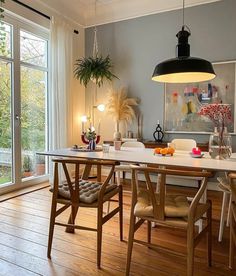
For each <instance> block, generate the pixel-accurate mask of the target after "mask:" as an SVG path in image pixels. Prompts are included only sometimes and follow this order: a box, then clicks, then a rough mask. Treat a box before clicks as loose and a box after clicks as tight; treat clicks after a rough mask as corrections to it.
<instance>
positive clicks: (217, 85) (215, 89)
mask: <svg viewBox="0 0 236 276" xmlns="http://www.w3.org/2000/svg"><path fill="white" fill-rule="evenodd" d="M213 67H214V70H215V73H216V77H215V79H213V80H212V81H209V82H201V83H192V84H189V83H188V84H182V83H181V84H178V83H176V84H174V83H168V84H165V120H164V129H165V132H170V133H172V132H182V133H183V132H191V133H194V132H195V133H207V132H212V131H213V130H214V126H213V124H212V122H211V121H210V120H209V119H208V118H207V117H205V116H201V115H199V114H198V113H199V110H200V108H201V107H202V106H203V105H207V104H211V103H223V104H230V105H231V112H232V118H233V119H232V122H231V123H230V125H229V126H228V131H229V132H234V131H235V130H236V127H235V123H236V122H235V120H234V114H235V113H236V112H235V99H236V97H235V91H236V87H235V84H236V81H235V78H236V61H227V62H218V63H213Z"/></svg>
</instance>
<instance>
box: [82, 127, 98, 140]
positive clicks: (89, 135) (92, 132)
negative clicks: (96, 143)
mask: <svg viewBox="0 0 236 276" xmlns="http://www.w3.org/2000/svg"><path fill="white" fill-rule="evenodd" d="M85 137H86V138H87V140H88V141H91V140H95V139H96V137H97V134H96V132H95V129H94V128H93V127H91V128H88V130H87V131H86V133H85Z"/></svg>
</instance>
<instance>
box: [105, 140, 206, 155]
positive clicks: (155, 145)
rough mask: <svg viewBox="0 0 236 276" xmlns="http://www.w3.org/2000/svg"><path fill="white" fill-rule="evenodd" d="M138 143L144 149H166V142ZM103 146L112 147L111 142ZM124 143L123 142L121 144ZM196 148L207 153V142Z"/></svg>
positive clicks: (146, 141) (106, 142)
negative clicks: (108, 145) (142, 145)
mask: <svg viewBox="0 0 236 276" xmlns="http://www.w3.org/2000/svg"><path fill="white" fill-rule="evenodd" d="M138 141H139V142H142V143H143V144H144V145H145V148H148V149H154V148H165V147H167V143H169V142H167V141H164V142H161V143H160V142H156V141H150V140H138ZM103 143H104V144H110V145H113V141H104V142H103ZM122 143H125V142H122ZM197 147H198V148H200V150H201V151H206V152H207V151H208V142H207V143H197Z"/></svg>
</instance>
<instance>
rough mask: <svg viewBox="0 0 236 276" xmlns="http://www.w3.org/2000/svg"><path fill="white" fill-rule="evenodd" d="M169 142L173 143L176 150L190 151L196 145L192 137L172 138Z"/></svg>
mask: <svg viewBox="0 0 236 276" xmlns="http://www.w3.org/2000/svg"><path fill="white" fill-rule="evenodd" d="M171 143H173V144H174V147H175V149H176V150H186V151H192V149H193V148H196V146H197V143H196V141H195V140H193V139H173V140H172V141H171Z"/></svg>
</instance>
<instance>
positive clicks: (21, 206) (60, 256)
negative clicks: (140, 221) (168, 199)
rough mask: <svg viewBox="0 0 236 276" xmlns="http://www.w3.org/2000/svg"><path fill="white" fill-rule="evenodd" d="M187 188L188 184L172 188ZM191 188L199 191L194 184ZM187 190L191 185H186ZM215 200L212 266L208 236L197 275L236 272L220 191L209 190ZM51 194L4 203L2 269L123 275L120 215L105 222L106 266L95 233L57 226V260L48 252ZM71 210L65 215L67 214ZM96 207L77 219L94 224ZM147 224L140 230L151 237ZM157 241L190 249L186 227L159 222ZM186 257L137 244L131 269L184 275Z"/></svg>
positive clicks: (0, 241) (16, 272)
mask: <svg viewBox="0 0 236 276" xmlns="http://www.w3.org/2000/svg"><path fill="white" fill-rule="evenodd" d="M168 190H169V191H170V192H176V191H178V192H181V191H182V192H183V188H173V187H172V188H168ZM187 192H188V194H192V193H193V192H194V190H193V189H189V190H188V191H187ZM184 193H186V188H185V189H184ZM209 197H210V198H211V199H212V201H213V238H214V241H213V267H211V268H208V267H207V265H206V259H205V255H206V253H205V242H204V241H203V242H201V243H200V244H199V246H198V247H197V250H196V257H195V275H204V276H205V275H236V271H230V270H229V269H228V267H227V265H228V247H229V230H228V229H226V231H225V233H224V238H223V242H222V243H218V242H217V234H218V227H219V215H220V207H221V197H222V194H221V193H217V192H210V193H209ZM50 201H51V194H50V192H49V191H48V188H46V189H42V190H38V191H35V192H32V193H29V194H25V195H22V196H19V197H16V198H12V199H9V200H7V201H5V202H1V203H0V275H7V276H13V275H17V276H24V275H63V276H67V275H124V271H125V259H126V250H127V243H126V242H120V241H119V235H118V234H119V233H118V219H117V217H115V218H113V219H111V220H110V221H109V222H108V223H107V224H106V225H105V227H104V235H103V247H102V269H101V270H98V269H97V268H96V233H93V232H85V231H78V230H77V231H76V233H75V234H68V233H65V232H64V228H62V227H59V226H56V229H55V234H54V240H53V250H52V260H51V261H50V260H48V259H47V257H46V251H47V239H48V223H49V210H50ZM129 208H130V194H128V193H126V194H125V195H124V237H125V239H126V240H127V236H128V224H129ZM68 214H69V213H65V215H62V217H61V220H64V221H65V220H66V219H67V217H68ZM95 214H96V213H95V211H94V210H92V209H89V210H88V209H86V210H81V211H79V216H78V218H77V222H79V223H80V224H83V225H87V226H95ZM146 232H147V231H146V225H144V226H143V227H141V229H140V230H139V231H138V233H137V236H138V237H139V238H142V239H146ZM152 232H153V234H152V236H153V241H155V242H156V243H157V244H159V245H162V246H168V248H170V249H175V250H179V251H180V252H185V250H186V246H185V238H186V236H185V234H184V233H183V232H181V231H176V230H175V231H173V230H167V229H165V228H161V227H158V228H154V229H153V230H152ZM185 261H186V260H185V258H183V257H179V256H176V255H173V254H170V253H166V252H163V251H158V252H157V251H154V250H152V249H148V248H146V247H143V246H141V245H137V244H135V245H134V249H133V257H132V266H131V274H132V275H147V276H151V275H160V276H161V275H185V270H186V262H185Z"/></svg>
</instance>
